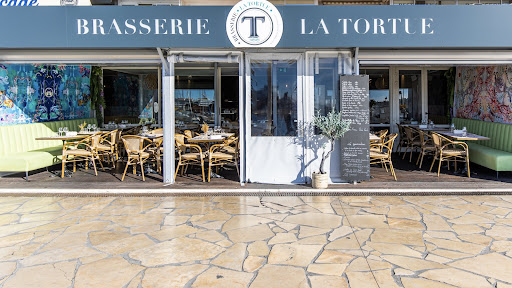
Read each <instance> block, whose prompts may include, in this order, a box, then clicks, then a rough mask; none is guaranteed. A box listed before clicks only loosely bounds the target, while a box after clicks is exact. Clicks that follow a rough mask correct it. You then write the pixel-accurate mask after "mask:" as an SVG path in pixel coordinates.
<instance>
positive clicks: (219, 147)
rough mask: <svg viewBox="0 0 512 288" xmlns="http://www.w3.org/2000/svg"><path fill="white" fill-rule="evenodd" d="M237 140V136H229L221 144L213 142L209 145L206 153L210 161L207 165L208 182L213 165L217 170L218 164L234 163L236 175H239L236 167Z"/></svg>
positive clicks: (237, 155) (221, 165)
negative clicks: (213, 143)
mask: <svg viewBox="0 0 512 288" xmlns="http://www.w3.org/2000/svg"><path fill="white" fill-rule="evenodd" d="M238 142H239V141H238V137H231V138H228V139H226V140H225V141H224V142H223V143H221V144H215V145H212V146H211V147H210V151H209V153H208V161H209V162H210V165H209V166H208V182H210V178H211V174H212V167H213V166H216V168H217V170H218V167H219V166H220V167H223V166H224V165H235V167H236V172H237V174H238V177H240V171H239V168H238V157H239V152H238V150H239V146H238Z"/></svg>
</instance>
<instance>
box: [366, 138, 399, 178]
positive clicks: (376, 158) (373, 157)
mask: <svg viewBox="0 0 512 288" xmlns="http://www.w3.org/2000/svg"><path fill="white" fill-rule="evenodd" d="M397 136H398V135H397V134H396V133H395V134H390V135H388V136H386V137H384V139H383V142H382V143H373V144H370V148H376V150H377V152H375V151H372V150H371V149H370V164H377V163H380V164H382V166H384V167H385V168H386V172H387V171H388V167H387V164H389V168H390V169H389V170H391V175H393V177H394V178H395V181H396V174H395V169H394V168H393V162H392V161H391V152H392V151H393V142H394V141H395V138H396V137H397Z"/></svg>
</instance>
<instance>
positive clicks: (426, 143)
mask: <svg viewBox="0 0 512 288" xmlns="http://www.w3.org/2000/svg"><path fill="white" fill-rule="evenodd" d="M418 132H419V135H420V143H421V151H420V155H419V156H418V160H416V165H418V162H419V164H420V166H419V168H421V166H422V165H423V158H424V157H425V155H435V154H436V150H437V149H436V146H435V145H434V142H433V141H432V137H430V135H429V134H428V133H427V132H425V131H423V130H418Z"/></svg>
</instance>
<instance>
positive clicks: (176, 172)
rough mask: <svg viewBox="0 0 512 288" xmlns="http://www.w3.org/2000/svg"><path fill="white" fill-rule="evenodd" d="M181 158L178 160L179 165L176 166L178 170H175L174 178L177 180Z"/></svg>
mask: <svg viewBox="0 0 512 288" xmlns="http://www.w3.org/2000/svg"><path fill="white" fill-rule="evenodd" d="M180 165H181V159H180V160H178V166H176V171H174V180H176V176H178V171H180Z"/></svg>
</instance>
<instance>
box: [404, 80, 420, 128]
mask: <svg viewBox="0 0 512 288" xmlns="http://www.w3.org/2000/svg"><path fill="white" fill-rule="evenodd" d="M398 73H399V74H398V77H399V85H400V86H399V89H398V102H399V105H400V106H399V107H400V112H399V113H400V114H399V117H400V118H399V119H400V123H401V124H419V123H421V120H422V91H421V87H422V86H421V70H400V71H399V72H398Z"/></svg>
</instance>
